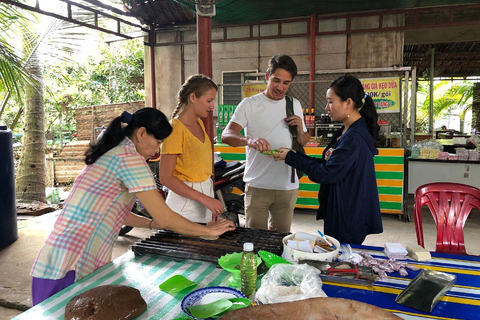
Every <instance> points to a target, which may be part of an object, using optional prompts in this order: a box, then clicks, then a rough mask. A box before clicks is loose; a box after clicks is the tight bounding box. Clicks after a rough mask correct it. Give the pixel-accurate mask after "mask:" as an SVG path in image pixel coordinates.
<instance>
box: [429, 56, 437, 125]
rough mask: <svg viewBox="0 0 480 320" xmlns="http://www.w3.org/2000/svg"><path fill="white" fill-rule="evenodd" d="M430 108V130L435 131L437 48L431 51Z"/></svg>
mask: <svg viewBox="0 0 480 320" xmlns="http://www.w3.org/2000/svg"><path fill="white" fill-rule="evenodd" d="M430 55H431V56H430V108H429V121H428V132H429V133H433V91H434V90H433V89H434V88H433V86H434V83H433V80H434V78H435V48H432V50H431V51H430Z"/></svg>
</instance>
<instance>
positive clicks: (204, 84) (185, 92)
mask: <svg viewBox="0 0 480 320" xmlns="http://www.w3.org/2000/svg"><path fill="white" fill-rule="evenodd" d="M212 88H213V89H215V90H218V88H217V85H216V84H215V82H213V81H212V79H210V78H209V77H207V76H205V75H203V74H196V75H193V76H190V77H188V79H187V80H186V81H185V83H184V84H183V85H182V87H181V88H180V90H179V91H178V94H177V107H176V108H175V110H174V111H173V113H172V119H174V118H175V117H176V116H177V115H178V113H179V112H180V109H182V108H184V107H185V106H186V105H187V104H188V97H189V96H190V94H192V93H195V96H196V97H197V98H200V97H201V96H203V95H204V94H205V93H206V92H207V91H208V90H210V89H212Z"/></svg>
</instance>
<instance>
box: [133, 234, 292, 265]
mask: <svg viewBox="0 0 480 320" xmlns="http://www.w3.org/2000/svg"><path fill="white" fill-rule="evenodd" d="M287 235H289V233H283V232H276V231H269V230H260V229H251V228H242V227H237V228H236V229H235V230H233V231H229V232H226V233H224V234H223V235H221V236H220V237H219V238H218V239H217V240H203V239H200V238H198V237H189V236H184V235H180V234H178V233H175V232H173V231H169V230H160V231H158V232H157V233H155V234H153V235H152V236H150V237H149V238H147V239H145V240H142V241H140V242H136V243H135V244H133V245H132V251H133V252H134V253H135V255H146V254H148V255H159V256H164V257H168V258H171V259H174V260H182V259H194V260H201V261H208V262H212V263H215V264H216V263H217V261H218V258H220V257H221V256H223V255H225V254H227V253H233V252H242V251H243V244H244V243H245V242H252V243H253V245H254V251H255V252H258V251H259V250H265V251H269V252H272V253H274V254H276V255H281V254H282V250H283V244H282V239H283V238H284V237H285V236H287Z"/></svg>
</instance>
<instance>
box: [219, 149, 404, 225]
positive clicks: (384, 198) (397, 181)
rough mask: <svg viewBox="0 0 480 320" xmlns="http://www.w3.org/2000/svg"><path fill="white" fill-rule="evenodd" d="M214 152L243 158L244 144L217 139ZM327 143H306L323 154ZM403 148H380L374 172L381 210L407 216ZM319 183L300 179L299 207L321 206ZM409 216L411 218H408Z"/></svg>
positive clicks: (310, 152)
mask: <svg viewBox="0 0 480 320" xmlns="http://www.w3.org/2000/svg"><path fill="white" fill-rule="evenodd" d="M214 150H215V152H221V154H222V158H223V159H224V160H225V161H244V160H245V147H230V146H228V145H226V144H222V143H217V144H215V148H214ZM323 150H324V147H309V146H307V147H305V152H306V154H307V155H309V156H312V157H315V158H321V157H322V153H323ZM404 152H405V150H404V149H403V148H380V149H379V154H378V155H377V156H375V158H374V162H375V173H376V176H377V187H378V193H379V200H380V210H381V211H382V213H386V214H396V215H403V216H406V211H405V210H406V208H404V206H403V200H404V196H405V194H404V187H403V186H404V179H405V173H404V172H405V170H404ZM319 188H320V185H319V184H317V183H315V182H312V181H311V180H310V179H309V178H308V177H307V176H304V177H302V178H301V179H300V187H299V189H300V192H299V195H298V199H297V203H296V207H297V208H306V209H317V208H318V190H319ZM407 219H408V218H407Z"/></svg>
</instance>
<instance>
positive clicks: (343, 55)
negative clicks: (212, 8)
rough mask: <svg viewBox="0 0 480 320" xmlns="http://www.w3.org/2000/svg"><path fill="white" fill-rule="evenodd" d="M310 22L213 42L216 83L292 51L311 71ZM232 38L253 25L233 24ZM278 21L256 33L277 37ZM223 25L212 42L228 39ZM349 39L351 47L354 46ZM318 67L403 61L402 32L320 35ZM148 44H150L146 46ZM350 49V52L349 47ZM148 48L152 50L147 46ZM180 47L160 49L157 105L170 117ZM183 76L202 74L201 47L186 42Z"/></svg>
mask: <svg viewBox="0 0 480 320" xmlns="http://www.w3.org/2000/svg"><path fill="white" fill-rule="evenodd" d="M402 23H403V16H384V21H383V24H384V25H386V24H387V25H401V24H402ZM376 25H378V19H372V18H371V17H370V18H369V19H365V18H355V19H352V28H362V27H363V28H365V27H372V26H373V27H375V26H376ZM307 27H308V22H307V21H300V22H291V23H283V24H282V29H281V34H282V35H295V34H303V36H301V37H292V38H277V39H264V40H247V41H231V42H214V43H212V69H213V70H212V78H213V81H215V82H216V83H221V81H222V78H221V76H222V71H236V70H259V72H264V71H265V70H266V68H267V63H268V60H269V59H270V57H271V56H273V55H275V54H279V53H284V54H288V55H290V56H291V57H292V58H293V59H294V60H295V62H296V64H297V67H298V70H299V71H306V72H308V71H309V69H310V45H309V43H310V41H309V37H308V36H305V35H306V33H307ZM318 28H319V31H320V32H324V31H326V32H328V31H343V30H346V21H345V19H331V20H323V21H319V26H318ZM183 33H184V34H183V37H184V41H195V40H196V31H194V30H192V31H183ZM226 33H227V37H228V39H234V38H245V37H249V36H250V28H249V27H248V26H236V27H228V28H227V29H226ZM276 35H278V24H265V25H255V26H253V36H254V37H255V36H276ZM176 37H178V32H174V31H171V32H162V33H160V34H159V35H158V36H157V41H158V42H163V43H169V42H174V40H175V38H176ZM223 37H224V30H223V28H215V27H213V28H212V40H215V39H223ZM349 41H350V46H349ZM315 45H316V53H315V64H316V67H315V69H316V70H334V69H344V68H347V67H350V68H367V67H390V66H392V65H402V52H403V33H402V32H382V33H378V32H377V33H370V34H352V35H350V36H347V35H346V34H341V35H328V36H317V37H316V44H315ZM146 48H147V47H146ZM348 48H350V51H349V49H348ZM147 49H148V48H147ZM147 49H146V50H145V52H146V57H145V71H146V72H145V81H146V83H145V89H146V100H147V103H146V104H147V105H150V76H149V73H150V72H149V68H150V67H149V65H150V63H149V60H150V59H149V58H148V52H149V50H147ZM181 63H182V60H181V47H180V45H169V46H157V47H155V68H156V69H155V70H156V74H155V77H156V94H157V106H158V107H159V108H160V110H162V111H163V112H164V113H165V114H167V115H170V114H171V113H172V112H173V110H174V108H175V103H176V102H175V95H176V93H177V91H178V90H179V88H180V86H181V78H182V75H181V70H182V69H181ZM183 63H184V76H185V78H187V77H188V76H189V75H192V74H196V73H198V65H197V46H196V44H191V45H190V44H189V45H185V46H184V61H183Z"/></svg>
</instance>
